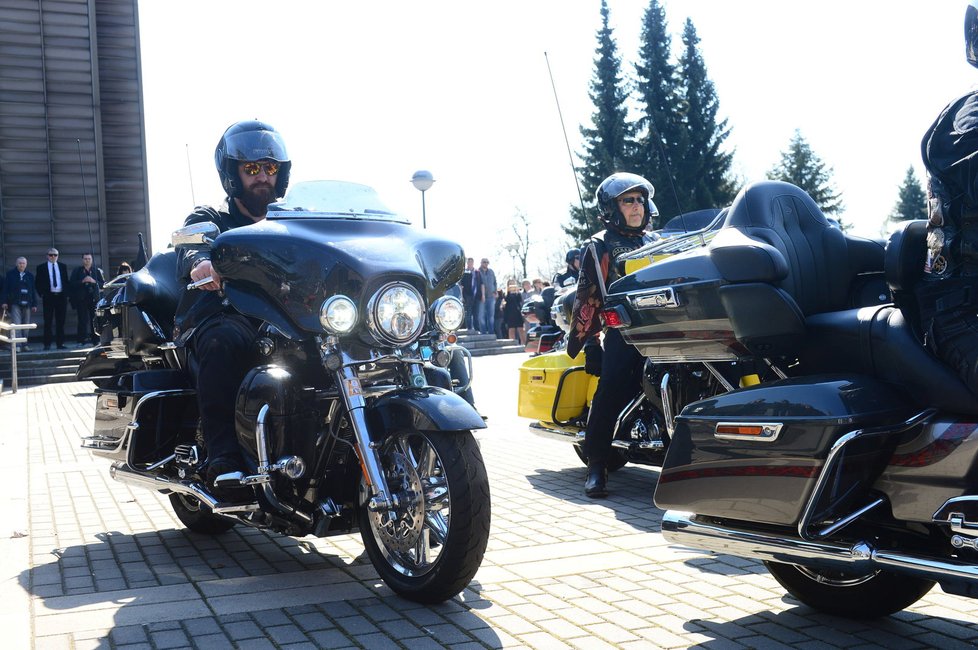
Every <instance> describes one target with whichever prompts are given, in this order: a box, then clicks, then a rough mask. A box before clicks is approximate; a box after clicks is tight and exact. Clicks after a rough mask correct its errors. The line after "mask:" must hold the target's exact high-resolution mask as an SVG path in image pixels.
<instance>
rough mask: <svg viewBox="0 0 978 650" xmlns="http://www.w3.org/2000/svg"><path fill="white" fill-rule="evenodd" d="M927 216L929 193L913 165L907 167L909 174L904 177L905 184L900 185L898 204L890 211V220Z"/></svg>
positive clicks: (907, 219)
mask: <svg viewBox="0 0 978 650" xmlns="http://www.w3.org/2000/svg"><path fill="white" fill-rule="evenodd" d="M926 218H927V193H926V192H924V188H923V187H922V186H921V185H920V181H918V180H917V174H915V173H914V170H913V165H911V166H910V167H908V168H907V175H906V176H904V177H903V185H901V186H900V193H899V195H898V196H897V202H896V205H895V206H893V212H891V213H890V221H891V222H896V221H910V220H911V219H926Z"/></svg>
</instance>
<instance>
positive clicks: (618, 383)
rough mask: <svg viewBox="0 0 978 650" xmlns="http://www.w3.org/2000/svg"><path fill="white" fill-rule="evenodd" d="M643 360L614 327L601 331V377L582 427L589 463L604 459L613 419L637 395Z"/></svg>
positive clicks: (606, 459)
mask: <svg viewBox="0 0 978 650" xmlns="http://www.w3.org/2000/svg"><path fill="white" fill-rule="evenodd" d="M644 363H645V358H644V357H643V356H642V355H641V354H639V353H638V351H637V350H636V349H635V348H634V347H632V346H631V345H629V344H627V343H625V340H624V339H623V338H622V337H621V333H620V332H619V331H618V330H616V329H609V330H607V332H605V335H604V353H603V355H602V357H601V377H599V378H598V387H597V389H596V390H595V391H594V399H593V400H591V412H590V414H589V415H588V419H587V428H586V429H585V430H584V453H585V455H586V456H587V458H588V463H589V464H591V463H595V464H604V463H606V462H608V456H609V455H610V453H611V436H612V434H613V433H614V428H615V421H617V420H618V415H619V414H621V412H622V410H624V408H625V407H626V406H627V405H628V403H629V402H630V401H632V399H633V398H634V397H635V396H636V395H637V394H638V391H639V389H640V388H641V378H642V367H643V365H644Z"/></svg>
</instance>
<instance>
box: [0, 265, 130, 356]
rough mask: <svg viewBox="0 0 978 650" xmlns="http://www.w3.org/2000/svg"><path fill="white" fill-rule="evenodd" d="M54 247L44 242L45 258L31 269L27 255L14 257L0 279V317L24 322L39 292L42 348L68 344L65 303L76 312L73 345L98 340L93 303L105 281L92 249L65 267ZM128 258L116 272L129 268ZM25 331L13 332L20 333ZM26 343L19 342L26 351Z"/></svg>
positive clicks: (32, 311)
mask: <svg viewBox="0 0 978 650" xmlns="http://www.w3.org/2000/svg"><path fill="white" fill-rule="evenodd" d="M59 256H60V253H59V251H58V249H57V248H53V247H52V248H49V249H48V253H47V258H48V259H47V261H46V262H43V263H41V264H38V265H37V267H35V269H34V271H33V273H32V272H31V271H29V270H28V269H27V258H26V257H18V258H17V259H16V260H15V264H14V267H13V268H12V269H10V270H9V271H7V273H6V275H5V276H3V278H2V279H0V317H2V319H3V320H4V321H6V322H8V323H10V324H12V325H29V324H31V323H32V322H33V319H34V316H35V315H36V314H37V308H38V297H40V299H41V300H40V304H41V310H42V311H41V313H42V316H43V319H44V336H43V342H44V349H45V350H50V349H51V347H52V346H57V348H58V349H60V350H64V349H67V347H68V346H67V345H65V320H66V319H67V314H68V306H69V305H70V306H71V307H72V308H73V309H74V310H75V312H76V313H77V316H78V319H77V322H78V330H77V334H76V345H77V346H78V347H88V346H91V345H96V344H98V333H97V332H96V331H95V326H94V322H95V306H96V304H97V303H98V297H99V292H100V291H101V290H102V286H103V285H104V284H105V275H104V274H103V273H102V269H100V268H98V267H97V266H95V265H94V258H93V257H92V254H91V253H85V254H83V255H82V256H81V264H79V265H78V266H77V267H75V268H74V269H72V270H71V273H70V274H69V273H68V266H67V265H66V264H65V263H64V262H60V261H58V258H59ZM131 272H132V267H130V266H129V263H128V262H123V263H122V264H121V265H120V266H119V274H122V273H131ZM23 335H24V332H22V331H21V332H17V336H20V337H22V336H23ZM30 349H31V348H30V346H29V345H28V344H26V343H21V344H18V346H17V350H18V351H20V352H28V351H30Z"/></svg>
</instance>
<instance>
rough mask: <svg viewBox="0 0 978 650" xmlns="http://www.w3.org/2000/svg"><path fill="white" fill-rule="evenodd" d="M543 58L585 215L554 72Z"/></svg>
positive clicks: (548, 58) (584, 211) (582, 211)
mask: <svg viewBox="0 0 978 650" xmlns="http://www.w3.org/2000/svg"><path fill="white" fill-rule="evenodd" d="M543 58H544V59H546V60H547V74H549V75H550V87H551V88H553V89H554V102H555V103H556V104H557V116H558V117H560V129H561V131H563V133H564V144H566V145H567V157H568V158H569V159H570V166H571V173H573V174H574V185H575V186H576V187H577V199H578V200H579V201H580V202H581V214H582V215H584V217H585V218H586V217H587V208H585V207H584V195H583V194H581V183H580V182H579V181H578V180H577V168H575V167H574V155H573V154H572V153H571V148H570V140H568V139H567V127H566V126H564V114H563V113H562V112H561V110H560V99H558V98H557V85H556V84H555V83H554V73H553V71H552V70H551V69H550V57H549V56H547V53H546V52H544V53H543Z"/></svg>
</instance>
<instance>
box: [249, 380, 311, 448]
mask: <svg viewBox="0 0 978 650" xmlns="http://www.w3.org/2000/svg"><path fill="white" fill-rule="evenodd" d="M301 393H302V385H301V384H300V383H299V382H298V381H297V380H296V379H295V377H294V376H293V375H292V373H290V372H289V371H288V370H286V369H285V368H282V367H280V366H259V367H257V368H253V369H252V370H251V371H250V372H249V373H248V374H247V375H246V376H245V378H244V380H243V381H242V382H241V387H240V388H239V389H238V397H237V400H236V401H235V409H234V425H235V430H236V432H237V434H238V444H239V445H240V446H241V448H242V450H243V451H244V452H245V453H246V454H248V455H249V456H251V457H252V458H254V459H257V458H258V437H257V428H258V413H259V412H260V411H261V409H262V407H263V406H265V405H266V404H267V405H268V416H267V418H266V420H265V438H266V445H267V447H268V449H267V452H268V457H269V459H270V460H271V461H274V460H275V459H277V458H280V457H281V456H284V455H286V454H298V455H300V456H301V455H302V453H301V452H302V451H304V450H302V449H301V447H302V446H303V445H302V444H301V441H298V440H296V436H297V435H299V434H300V431H299V430H300V429H301V421H302V420H304V419H306V418H305V417H304V416H305V415H307V414H308V411H307V410H306V409H303V408H302V407H301V406H300V405H302V404H303V401H302V399H301ZM306 460H311V457H308V456H307V457H306Z"/></svg>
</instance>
